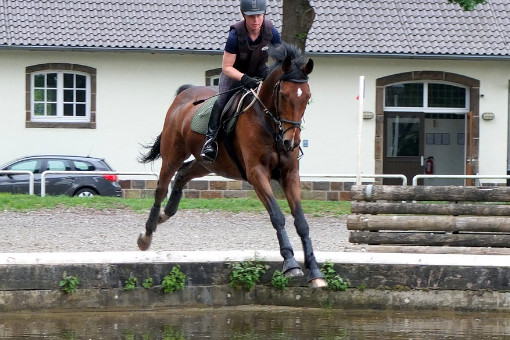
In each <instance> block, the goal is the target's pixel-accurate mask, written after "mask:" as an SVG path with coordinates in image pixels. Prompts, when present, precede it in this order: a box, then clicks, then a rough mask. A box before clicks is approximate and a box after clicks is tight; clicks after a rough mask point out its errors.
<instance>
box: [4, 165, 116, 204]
mask: <svg viewBox="0 0 510 340" xmlns="http://www.w3.org/2000/svg"><path fill="white" fill-rule="evenodd" d="M2 170H28V171H32V172H33V173H34V193H35V194H40V193H41V174H42V173H43V172H44V171H46V170H53V171H83V172H86V171H113V170H112V168H111V167H110V166H109V165H108V163H106V161H105V160H104V159H100V158H94V157H80V156H54V155H44V156H30V157H23V158H19V159H16V160H14V161H11V162H9V163H7V164H5V165H3V166H2V167H1V168H0V192H9V193H16V194H28V193H29V175H25V174H5V173H2V172H1V171H2ZM45 177H46V183H45V184H46V188H45V190H46V194H48V195H68V196H79V197H87V196H94V195H101V196H117V197H120V196H121V195H122V190H121V188H120V185H119V183H118V177H117V175H111V174H105V175H98V174H93V175H86V174H85V173H84V174H83V175H81V174H51V173H50V174H47V175H45Z"/></svg>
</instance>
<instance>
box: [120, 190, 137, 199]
mask: <svg viewBox="0 0 510 340" xmlns="http://www.w3.org/2000/svg"><path fill="white" fill-rule="evenodd" d="M122 192H123V193H124V195H123V196H124V198H140V197H141V190H139V189H127V190H122Z"/></svg>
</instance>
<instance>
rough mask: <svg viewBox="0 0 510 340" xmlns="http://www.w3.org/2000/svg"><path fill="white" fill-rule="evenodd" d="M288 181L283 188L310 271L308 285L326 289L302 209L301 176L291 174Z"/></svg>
mask: <svg viewBox="0 0 510 340" xmlns="http://www.w3.org/2000/svg"><path fill="white" fill-rule="evenodd" d="M286 179H287V180H284V181H282V187H283V190H284V191H285V195H286V196H287V201H288V203H289V207H290V210H291V212H292V216H294V226H295V227H296V231H297V233H298V235H299V237H300V238H301V243H302V244H303V252H304V256H305V267H306V268H307V269H308V283H309V285H310V287H312V288H321V287H326V286H327V285H328V284H327V282H326V280H325V279H324V275H323V274H322V272H321V270H320V268H319V265H318V263H317V260H316V259H315V255H314V253H313V246H312V240H311V238H310V227H309V226H308V222H307V221H306V218H305V215H304V213H303V208H302V207H301V182H300V180H299V175H298V174H297V173H295V174H294V175H293V176H292V175H290V174H289V176H288V177H286Z"/></svg>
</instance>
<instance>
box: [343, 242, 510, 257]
mask: <svg viewBox="0 0 510 340" xmlns="http://www.w3.org/2000/svg"><path fill="white" fill-rule="evenodd" d="M343 251H345V252H369V253H407V254H410V253H418V254H470V255H510V248H491V247H460V246H459V247H449V246H420V245H412V246H408V245H398V244H387V245H368V244H354V243H353V244H348V245H346V246H345V248H344V249H343Z"/></svg>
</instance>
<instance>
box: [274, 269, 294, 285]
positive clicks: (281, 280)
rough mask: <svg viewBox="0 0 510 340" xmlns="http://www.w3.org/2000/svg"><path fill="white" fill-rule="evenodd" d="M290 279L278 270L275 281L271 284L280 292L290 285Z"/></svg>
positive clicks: (275, 273)
mask: <svg viewBox="0 0 510 340" xmlns="http://www.w3.org/2000/svg"><path fill="white" fill-rule="evenodd" d="M289 282H290V279H289V278H288V277H286V276H285V275H284V274H283V273H282V272H281V271H279V270H276V271H275V272H274V273H273V280H272V281H271V284H272V285H273V287H274V288H276V289H278V290H284V289H285V288H287V286H288V285H289Z"/></svg>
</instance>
